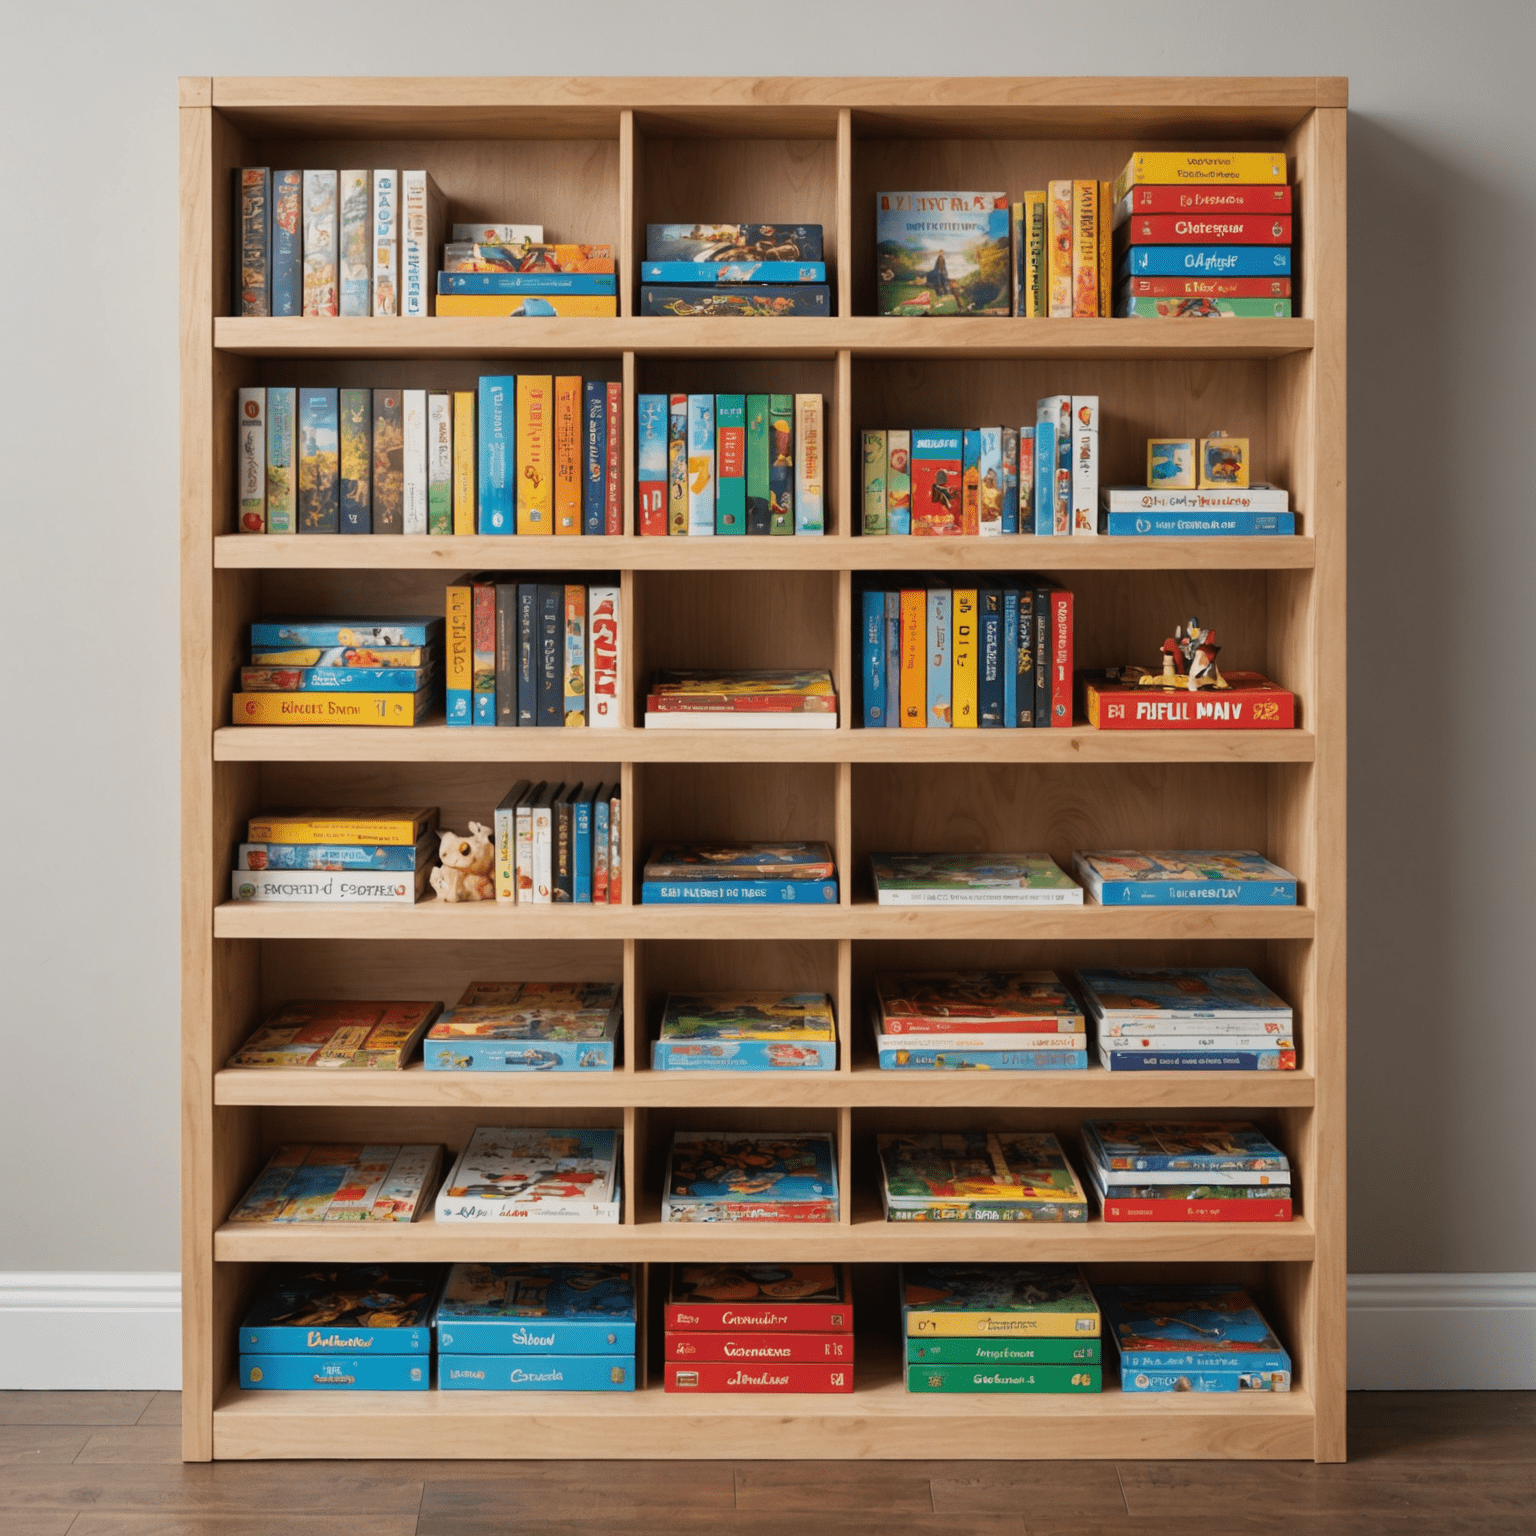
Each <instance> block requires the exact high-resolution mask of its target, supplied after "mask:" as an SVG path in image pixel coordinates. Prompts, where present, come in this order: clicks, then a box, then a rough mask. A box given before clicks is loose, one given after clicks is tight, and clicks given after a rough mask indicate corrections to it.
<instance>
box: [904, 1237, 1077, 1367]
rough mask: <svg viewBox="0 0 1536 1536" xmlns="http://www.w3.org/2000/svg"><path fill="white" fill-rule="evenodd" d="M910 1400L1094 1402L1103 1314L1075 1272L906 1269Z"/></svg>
mask: <svg viewBox="0 0 1536 1536" xmlns="http://www.w3.org/2000/svg"><path fill="white" fill-rule="evenodd" d="M899 1283H900V1287H901V1331H902V1336H903V1340H904V1342H905V1344H906V1376H907V1391H908V1392H1055V1393H1059V1392H1098V1391H1099V1390H1101V1388H1102V1387H1103V1371H1102V1368H1101V1359H1102V1356H1101V1354H1100V1351H1101V1350H1102V1348H1103V1343H1102V1339H1101V1337H1100V1326H1101V1325H1100V1321H1099V1308H1098V1304H1097V1303H1096V1302H1095V1301H1094V1299H1093V1293H1092V1292H1091V1291H1090V1290H1089V1289H1088V1283H1087V1281H1086V1280H1085V1279H1084V1278H1083V1273H1082V1271H1081V1270H1080V1269H1078V1267H1077V1266H1076V1265H1075V1264H1031V1265H1025V1264H903V1265H902V1266H901V1270H900V1280H899Z"/></svg>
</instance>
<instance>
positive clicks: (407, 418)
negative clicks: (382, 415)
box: [400, 389, 427, 534]
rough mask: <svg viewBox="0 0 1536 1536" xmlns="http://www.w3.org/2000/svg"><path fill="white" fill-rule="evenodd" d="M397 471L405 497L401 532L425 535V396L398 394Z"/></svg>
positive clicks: (422, 392) (416, 392) (418, 391)
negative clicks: (399, 473) (399, 433)
mask: <svg viewBox="0 0 1536 1536" xmlns="http://www.w3.org/2000/svg"><path fill="white" fill-rule="evenodd" d="M400 420H401V442H400V468H401V474H402V477H403V478H402V491H403V494H404V502H403V508H404V510H403V516H404V527H403V529H402V531H403V532H405V533H408V534H424V533H425V532H426V531H427V392H426V390H424V389H402V390H401V391H400Z"/></svg>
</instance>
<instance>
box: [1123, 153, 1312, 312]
mask: <svg viewBox="0 0 1536 1536" xmlns="http://www.w3.org/2000/svg"><path fill="white" fill-rule="evenodd" d="M1114 196H1115V200H1116V201H1115V213H1114V249H1115V273H1116V279H1117V287H1116V290H1115V313H1116V314H1117V315H1129V316H1143V317H1149V318H1152V319H1159V320H1163V319H1173V318H1178V317H1181V316H1186V315H1191V316H1269V317H1278V318H1285V317H1286V316H1288V315H1289V314H1290V313H1291V235H1292V229H1291V189H1290V187H1289V186H1288V185H1287V183H1286V166H1285V156H1284V154H1270V153H1254V152H1251V151H1247V152H1232V151H1226V150H1201V151H1197V152H1195V153H1192V154H1173V153H1152V154H1148V153H1143V152H1138V153H1136V154H1134V155H1132V156H1131V158H1130V160H1129V161H1128V162H1127V164H1126V167H1125V169H1124V170H1123V171H1122V172H1121V173H1120V175H1119V177H1118V178H1117V180H1116V182H1115V189H1114Z"/></svg>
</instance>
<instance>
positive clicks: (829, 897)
mask: <svg viewBox="0 0 1536 1536" xmlns="http://www.w3.org/2000/svg"><path fill="white" fill-rule="evenodd" d="M640 900H641V901H643V902H650V903H652V904H655V903H657V902H661V903H664V904H669V905H673V906H690V905H695V904H697V903H699V902H717V903H719V902H724V903H728V904H735V905H738V906H754V907H761V906H782V905H802V906H804V905H816V906H835V905H836V903H837V881H836V880H733V881H725V880H647V881H645V882H644V883H643V884H642V885H641V887H640Z"/></svg>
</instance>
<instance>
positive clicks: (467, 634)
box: [443, 582, 475, 725]
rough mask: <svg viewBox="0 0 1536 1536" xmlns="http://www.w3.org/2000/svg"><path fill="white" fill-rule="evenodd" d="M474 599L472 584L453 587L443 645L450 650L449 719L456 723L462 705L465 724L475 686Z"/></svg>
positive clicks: (447, 657)
mask: <svg viewBox="0 0 1536 1536" xmlns="http://www.w3.org/2000/svg"><path fill="white" fill-rule="evenodd" d="M474 597H475V594H474V588H473V587H471V586H470V585H469V583H468V582H465V583H464V584H463V585H462V586H457V587H449V588H448V593H447V611H446V613H445V615H444V618H445V623H444V625H443V630H444V637H443V643H444V645H445V646H446V648H447V656H446V657H445V661H446V670H447V675H446V677H445V678H444V682H445V684H446V686H447V689H448V718H449V720H450V721H453V719H454V710H455V707H460V706H461V707H462V709H463V713H464V720H463V722H462V723H463V724H465V725H468V724H469V715H470V691H471V690H472V689H473V688H474V686H475V646H474V634H473V621H474Z"/></svg>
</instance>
